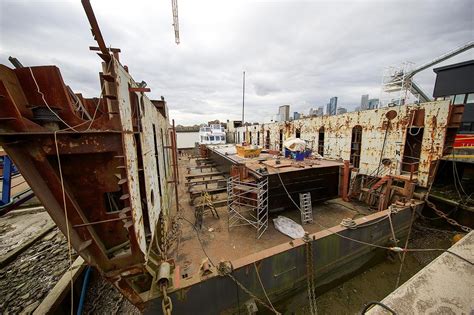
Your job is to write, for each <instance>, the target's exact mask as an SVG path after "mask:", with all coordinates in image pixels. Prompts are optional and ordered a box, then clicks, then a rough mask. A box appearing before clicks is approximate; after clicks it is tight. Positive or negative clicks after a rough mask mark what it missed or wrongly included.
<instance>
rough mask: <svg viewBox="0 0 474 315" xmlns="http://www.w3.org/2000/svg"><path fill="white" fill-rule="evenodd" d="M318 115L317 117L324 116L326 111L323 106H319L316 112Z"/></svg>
mask: <svg viewBox="0 0 474 315" xmlns="http://www.w3.org/2000/svg"><path fill="white" fill-rule="evenodd" d="M316 115H317V116H322V115H324V109H323V107H322V106H319V107H318V109H317V110H316Z"/></svg>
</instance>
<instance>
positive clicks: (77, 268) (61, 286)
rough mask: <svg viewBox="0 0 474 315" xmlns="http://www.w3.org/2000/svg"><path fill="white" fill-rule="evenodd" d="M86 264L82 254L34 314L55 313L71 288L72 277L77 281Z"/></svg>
mask: <svg viewBox="0 0 474 315" xmlns="http://www.w3.org/2000/svg"><path fill="white" fill-rule="evenodd" d="M85 266H86V265H85V264H84V259H83V258H82V257H81V256H79V257H77V259H76V260H75V261H74V263H73V264H72V266H71V270H70V271H69V270H66V272H65V273H64V275H63V276H62V277H61V279H59V281H58V282H57V283H56V285H55V286H54V287H53V289H52V290H51V291H49V293H48V295H47V296H46V298H45V299H44V300H43V301H42V302H41V304H40V305H39V306H38V307H37V308H36V310H35V311H34V312H33V315H36V314H54V311H55V310H56V308H57V307H58V306H59V304H60V303H61V302H62V301H63V299H64V297H65V296H66V294H67V293H68V292H69V290H70V289H71V277H72V279H73V281H75V280H76V279H77V278H78V277H79V275H80V274H81V273H82V271H83V270H84V267H85Z"/></svg>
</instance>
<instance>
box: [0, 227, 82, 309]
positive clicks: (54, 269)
mask: <svg viewBox="0 0 474 315" xmlns="http://www.w3.org/2000/svg"><path fill="white" fill-rule="evenodd" d="M75 257H76V255H75V254H74V257H73V259H75ZM68 266H69V258H68V251H67V243H66V238H65V237H64V236H63V234H62V233H60V232H59V229H58V228H55V229H54V230H53V231H51V232H50V233H49V234H47V235H46V236H45V237H43V238H42V239H41V240H39V241H37V242H36V243H35V244H33V245H32V246H31V247H30V248H28V249H27V250H26V251H25V252H23V253H22V254H20V255H19V256H18V257H17V258H16V259H15V260H14V261H13V262H11V263H10V264H8V265H7V266H6V267H5V268H3V269H1V270H0V313H2V314H19V313H24V314H29V313H31V312H32V311H34V310H35V309H36V307H38V305H39V304H40V303H41V301H42V300H43V299H44V297H45V296H46V295H47V294H48V292H49V291H50V290H51V289H52V288H53V287H54V285H55V284H56V282H57V281H58V280H59V279H60V278H61V277H62V275H63V274H64V272H65V271H66V270H67V268H68Z"/></svg>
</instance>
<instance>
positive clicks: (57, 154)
mask: <svg viewBox="0 0 474 315" xmlns="http://www.w3.org/2000/svg"><path fill="white" fill-rule="evenodd" d="M30 70H31V68H30ZM54 144H55V146H56V157H57V159H58V168H59V178H60V180H61V190H62V195H63V207H64V217H65V221H66V237H67V248H68V256H69V274H70V276H71V279H70V280H71V315H73V314H74V310H73V305H74V279H73V276H72V250H71V235H70V231H69V220H68V215H67V203H66V192H65V190H64V179H63V171H62V168H61V159H60V157H59V149H58V139H57V132H56V131H55V132H54Z"/></svg>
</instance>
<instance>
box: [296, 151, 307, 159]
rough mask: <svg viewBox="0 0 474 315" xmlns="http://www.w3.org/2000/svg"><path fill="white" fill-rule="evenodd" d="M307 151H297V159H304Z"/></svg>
mask: <svg viewBox="0 0 474 315" xmlns="http://www.w3.org/2000/svg"><path fill="white" fill-rule="evenodd" d="M304 156H305V153H304V152H296V153H295V160H296V161H303V160H304Z"/></svg>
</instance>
